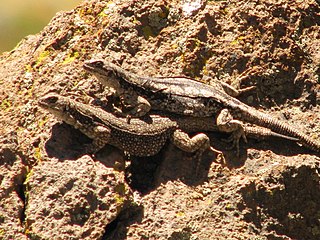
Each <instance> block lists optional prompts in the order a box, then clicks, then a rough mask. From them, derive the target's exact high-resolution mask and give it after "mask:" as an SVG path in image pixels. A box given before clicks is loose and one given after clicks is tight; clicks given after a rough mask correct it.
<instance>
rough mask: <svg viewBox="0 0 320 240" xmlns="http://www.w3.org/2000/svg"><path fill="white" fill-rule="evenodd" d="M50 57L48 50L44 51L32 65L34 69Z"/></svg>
mask: <svg viewBox="0 0 320 240" xmlns="http://www.w3.org/2000/svg"><path fill="white" fill-rule="evenodd" d="M49 56H50V51H49V50H45V51H43V52H41V53H40V54H39V56H38V58H37V60H36V62H35V64H34V67H38V66H40V65H41V63H42V62H43V61H44V60H45V59H46V58H47V57H49Z"/></svg>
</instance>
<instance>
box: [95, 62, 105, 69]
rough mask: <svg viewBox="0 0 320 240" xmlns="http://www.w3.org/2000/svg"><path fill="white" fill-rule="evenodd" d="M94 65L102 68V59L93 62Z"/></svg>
mask: <svg viewBox="0 0 320 240" xmlns="http://www.w3.org/2000/svg"><path fill="white" fill-rule="evenodd" d="M95 65H96V67H98V68H102V67H103V62H102V61H96V62H95Z"/></svg>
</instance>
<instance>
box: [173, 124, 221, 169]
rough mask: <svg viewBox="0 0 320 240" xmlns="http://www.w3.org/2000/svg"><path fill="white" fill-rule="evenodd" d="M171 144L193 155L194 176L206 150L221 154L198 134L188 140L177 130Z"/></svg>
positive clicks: (206, 139) (207, 139) (202, 134)
mask: <svg viewBox="0 0 320 240" xmlns="http://www.w3.org/2000/svg"><path fill="white" fill-rule="evenodd" d="M171 142H172V143H173V144H174V145H175V146H176V147H178V148H180V149H181V150H183V151H185V152H191V153H195V154H194V157H193V159H195V160H196V161H197V167H196V174H198V169H199V166H200V163H201V158H202V154H203V153H204V152H205V151H206V150H208V149H210V150H211V151H213V152H215V153H218V154H222V153H221V152H220V151H218V150H216V149H214V148H212V147H211V146H210V139H209V137H208V136H207V135H206V134H204V133H198V134H197V135H195V136H193V137H191V138H190V137H189V135H188V134H187V133H185V132H183V131H181V130H180V129H177V130H175V131H174V133H173V134H172V137H171Z"/></svg>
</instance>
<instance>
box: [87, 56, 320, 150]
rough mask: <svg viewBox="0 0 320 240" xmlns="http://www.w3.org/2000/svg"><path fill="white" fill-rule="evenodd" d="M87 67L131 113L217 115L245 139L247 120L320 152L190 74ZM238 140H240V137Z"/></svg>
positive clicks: (104, 64)
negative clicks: (148, 74)
mask: <svg viewBox="0 0 320 240" xmlns="http://www.w3.org/2000/svg"><path fill="white" fill-rule="evenodd" d="M83 68H84V69H85V70H86V71H87V72H89V73H91V74H93V75H94V76H95V77H96V78H98V80H99V81H100V82H101V83H102V85H104V86H105V87H109V88H112V89H114V90H115V92H116V94H117V95H118V96H120V100H121V101H122V102H123V105H124V106H126V107H129V108H131V110H130V111H129V112H128V115H129V116H131V115H132V116H134V117H141V116H143V115H145V114H146V113H147V112H149V111H150V110H151V109H154V110H161V111H165V112H171V113H176V114H180V115H189V116H195V117H210V116H211V117H214V118H215V121H216V124H217V126H218V129H219V130H220V131H223V132H231V133H232V132H234V131H238V132H240V134H237V136H238V137H243V138H244V139H245V134H244V130H243V123H242V122H241V121H244V122H249V123H252V124H255V125H258V126H261V127H265V128H269V129H271V130H272V131H273V132H277V133H279V134H283V135H287V136H290V137H293V138H297V139H299V143H300V144H302V145H303V146H305V147H307V148H309V149H311V150H314V151H317V152H320V142H318V141H316V140H314V139H312V138H310V137H309V136H307V135H306V134H304V133H301V132H300V131H299V130H298V129H296V128H294V127H292V126H290V125H289V124H287V123H286V122H284V121H281V120H278V119H276V118H274V117H272V116H270V115H269V114H266V113H263V112H262V111H259V110H257V109H255V108H253V107H251V106H248V105H247V104H245V103H243V102H241V101H240V100H238V99H236V98H234V97H232V96H230V95H228V94H227V93H226V92H224V91H220V90H217V89H216V88H214V87H212V86H209V85H207V84H205V83H201V82H198V81H196V80H194V79H191V78H187V77H142V76H139V75H137V74H134V73H131V72H129V71H127V70H125V69H123V68H121V67H119V66H117V65H115V64H113V63H110V62H108V61H105V60H102V59H93V60H90V61H86V62H85V63H84V65H83ZM236 141H238V140H236Z"/></svg>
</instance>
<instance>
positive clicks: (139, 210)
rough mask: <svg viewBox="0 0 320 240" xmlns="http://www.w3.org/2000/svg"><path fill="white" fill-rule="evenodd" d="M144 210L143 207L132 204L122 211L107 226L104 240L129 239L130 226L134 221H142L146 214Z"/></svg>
mask: <svg viewBox="0 0 320 240" xmlns="http://www.w3.org/2000/svg"><path fill="white" fill-rule="evenodd" d="M143 211H144V210H143V207H142V206H137V205H131V206H130V207H128V208H127V209H124V210H123V211H121V213H120V214H119V215H118V216H117V218H116V219H115V220H113V221H112V222H111V223H109V224H108V225H107V226H106V228H105V234H104V235H103V237H102V240H109V239H110V240H111V239H118V240H125V239H127V237H128V236H127V232H128V227H129V226H130V225H132V224H134V223H141V221H142V219H143V216H144V213H143Z"/></svg>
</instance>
